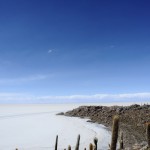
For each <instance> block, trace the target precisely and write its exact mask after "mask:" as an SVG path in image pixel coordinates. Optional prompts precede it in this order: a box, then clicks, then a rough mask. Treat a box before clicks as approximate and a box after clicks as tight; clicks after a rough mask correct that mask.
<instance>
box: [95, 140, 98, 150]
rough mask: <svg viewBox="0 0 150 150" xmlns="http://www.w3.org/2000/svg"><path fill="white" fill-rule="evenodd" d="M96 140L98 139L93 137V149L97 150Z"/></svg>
mask: <svg viewBox="0 0 150 150" xmlns="http://www.w3.org/2000/svg"><path fill="white" fill-rule="evenodd" d="M97 142H98V139H97V138H96V137H95V138H94V144H95V147H94V150H97Z"/></svg>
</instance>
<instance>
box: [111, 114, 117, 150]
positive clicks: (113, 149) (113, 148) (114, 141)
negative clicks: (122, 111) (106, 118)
mask: <svg viewBox="0 0 150 150" xmlns="http://www.w3.org/2000/svg"><path fill="white" fill-rule="evenodd" d="M118 129H119V116H114V118H113V126H112V139H111V146H110V150H116V147H117V139H118Z"/></svg>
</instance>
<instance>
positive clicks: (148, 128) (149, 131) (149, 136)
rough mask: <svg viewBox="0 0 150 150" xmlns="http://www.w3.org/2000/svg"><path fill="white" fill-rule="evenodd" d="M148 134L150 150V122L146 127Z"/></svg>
mask: <svg viewBox="0 0 150 150" xmlns="http://www.w3.org/2000/svg"><path fill="white" fill-rule="evenodd" d="M146 134H147V143H148V148H150V122H149V123H147V127H146Z"/></svg>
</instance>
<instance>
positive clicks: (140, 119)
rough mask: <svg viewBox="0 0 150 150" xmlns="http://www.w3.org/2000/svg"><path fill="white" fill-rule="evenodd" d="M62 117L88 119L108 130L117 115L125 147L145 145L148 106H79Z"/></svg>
mask: <svg viewBox="0 0 150 150" xmlns="http://www.w3.org/2000/svg"><path fill="white" fill-rule="evenodd" d="M63 115H65V116H71V117H80V118H89V121H90V122H93V123H99V124H103V125H105V126H106V127H108V128H109V129H110V130H111V126H112V118H113V116H115V115H118V116H119V118H120V125H119V126H120V127H119V130H120V131H121V132H123V137H124V144H125V146H126V147H128V149H133V145H136V149H137V147H139V148H140V147H143V146H145V145H146V144H147V140H146V123H148V122H150V105H148V104H147V105H146V104H144V105H138V104H134V105H131V106H110V107H108V106H80V107H78V108H76V109H73V110H71V111H68V112H66V113H64V114H63ZM131 147H132V148H131Z"/></svg>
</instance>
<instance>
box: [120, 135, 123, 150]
mask: <svg viewBox="0 0 150 150" xmlns="http://www.w3.org/2000/svg"><path fill="white" fill-rule="evenodd" d="M122 149H123V132H121V134H120V150H122Z"/></svg>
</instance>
